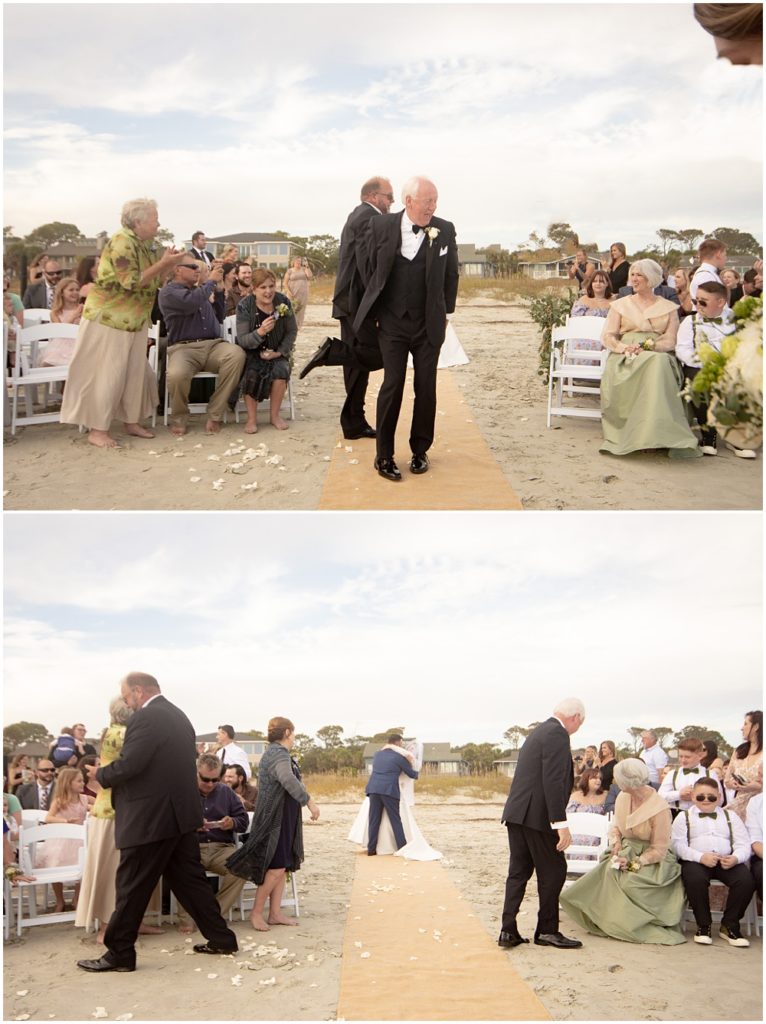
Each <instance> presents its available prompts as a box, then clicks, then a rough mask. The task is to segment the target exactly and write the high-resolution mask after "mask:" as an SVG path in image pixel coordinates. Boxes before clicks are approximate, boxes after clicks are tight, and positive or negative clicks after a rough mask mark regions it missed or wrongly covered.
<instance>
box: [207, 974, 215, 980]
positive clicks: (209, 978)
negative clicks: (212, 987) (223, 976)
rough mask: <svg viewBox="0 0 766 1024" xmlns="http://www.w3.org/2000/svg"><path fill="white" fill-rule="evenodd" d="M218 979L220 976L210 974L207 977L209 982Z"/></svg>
mask: <svg viewBox="0 0 766 1024" xmlns="http://www.w3.org/2000/svg"><path fill="white" fill-rule="evenodd" d="M217 977H218V975H217V974H208V976H207V980H208V981H215V979H216V978H217Z"/></svg>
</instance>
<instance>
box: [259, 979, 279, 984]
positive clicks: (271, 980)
mask: <svg viewBox="0 0 766 1024" xmlns="http://www.w3.org/2000/svg"><path fill="white" fill-rule="evenodd" d="M276 983H277V979H276V978H266V980H265V981H259V982H258V984H259V985H276Z"/></svg>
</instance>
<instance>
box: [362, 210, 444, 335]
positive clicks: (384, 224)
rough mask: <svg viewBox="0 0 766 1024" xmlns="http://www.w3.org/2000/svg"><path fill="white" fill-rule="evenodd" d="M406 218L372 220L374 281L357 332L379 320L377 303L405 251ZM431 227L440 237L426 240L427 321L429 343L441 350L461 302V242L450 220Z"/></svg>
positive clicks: (397, 215) (399, 215)
mask: <svg viewBox="0 0 766 1024" xmlns="http://www.w3.org/2000/svg"><path fill="white" fill-rule="evenodd" d="M402 216H403V213H384V214H382V215H381V216H380V217H374V218H372V219H371V220H370V239H369V246H370V278H369V281H368V284H367V287H366V289H365V292H364V297H363V299H362V301H361V304H360V306H359V309H358V310H357V313H356V317H355V318H354V330H355V331H358V330H359V328H360V327H361V325H362V324H363V323H364V320H365V319H366V318H367V317H368V316H375V315H376V314H377V312H378V309H377V307H376V303H377V302H378V299H379V298H380V297H381V295H382V293H383V290H384V289H385V287H386V282H387V281H388V277H389V275H390V274H391V271H392V269H393V267H394V263H395V261H396V256H397V254H398V253H399V252H400V251H401V241H402V234H401V225H402ZM431 226H432V227H434V228H436V229H437V230H438V231H439V234H438V236H437V237H436V238H435V239H434V240H431V239H429V238H426V239H425V240H424V241H423V243H422V244H423V245H424V246H426V268H425V288H426V306H425V320H426V333H427V335H428V341H429V342H430V344H432V345H436V346H437V347H440V346H441V345H442V344H443V342H444V335H445V332H446V329H447V313H453V312H454V310H455V300H456V299H457V287H458V278H459V271H458V258H457V240H456V238H455V225H454V224H451V223H450V222H449V221H448V220H442V219H441V217H433V218H432V219H431ZM382 301H384V300H382Z"/></svg>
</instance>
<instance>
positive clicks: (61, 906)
mask: <svg viewBox="0 0 766 1024" xmlns="http://www.w3.org/2000/svg"><path fill="white" fill-rule="evenodd" d="M53 913H54V914H63V913H64V904H63V903H57V904H56V906H55V907H54V908H53Z"/></svg>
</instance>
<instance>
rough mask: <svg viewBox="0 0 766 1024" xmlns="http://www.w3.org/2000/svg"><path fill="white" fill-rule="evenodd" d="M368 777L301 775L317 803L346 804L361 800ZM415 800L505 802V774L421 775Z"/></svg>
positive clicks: (506, 791)
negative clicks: (323, 801)
mask: <svg viewBox="0 0 766 1024" xmlns="http://www.w3.org/2000/svg"><path fill="white" fill-rule="evenodd" d="M367 779H368V776H367V775H356V776H349V775H336V774H332V773H327V774H321V775H319V774H317V775H304V776H303V782H304V783H305V786H306V789H307V790H308V791H309V793H311V795H312V797H314V799H315V800H316V801H317V803H320V804H321V802H322V800H325V801H329V802H333V803H336V802H337V803H347V802H348V801H356V800H362V799H364V787H365V786H366V785H367ZM416 785H417V796H418V798H423V797H425V798H428V799H429V800H445V801H451V802H454V801H469V802H470V801H474V800H476V801H479V800H492V801H494V802H497V801H499V800H501V799H502V800H504V799H505V797H506V796H507V795H508V789H509V785H510V782H509V779H507V778H506V777H505V776H504V775H462V776H458V775H428V774H425V775H421V776H420V778H419V779H418V782H417V784H416Z"/></svg>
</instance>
